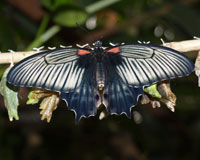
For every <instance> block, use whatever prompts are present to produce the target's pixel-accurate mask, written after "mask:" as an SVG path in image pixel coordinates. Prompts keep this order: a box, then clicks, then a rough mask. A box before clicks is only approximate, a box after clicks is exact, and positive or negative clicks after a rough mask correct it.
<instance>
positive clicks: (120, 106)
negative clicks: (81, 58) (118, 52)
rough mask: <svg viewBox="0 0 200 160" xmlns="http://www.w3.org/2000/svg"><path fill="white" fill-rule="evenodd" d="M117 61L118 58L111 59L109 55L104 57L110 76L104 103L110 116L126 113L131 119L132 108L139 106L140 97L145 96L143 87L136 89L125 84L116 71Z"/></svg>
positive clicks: (105, 90) (105, 89)
mask: <svg viewBox="0 0 200 160" xmlns="http://www.w3.org/2000/svg"><path fill="white" fill-rule="evenodd" d="M115 58H116V59H115ZM113 59H115V60H114V61H113ZM117 59H118V57H112V58H110V56H109V55H106V56H105V57H104V66H106V67H105V68H106V72H107V73H108V74H107V75H108V76H107V83H106V85H105V88H104V93H103V94H104V99H103V101H104V102H103V103H104V104H105V105H106V108H107V111H108V112H109V113H110V114H122V113H125V114H126V115H127V116H128V117H129V118H130V117H131V108H132V107H134V106H135V105H136V104H137V102H138V98H139V96H140V95H142V94H143V87H137V88H134V87H131V86H130V85H128V84H126V83H124V81H123V79H122V77H120V75H119V74H118V73H117V70H116V64H115V61H118V60H117ZM118 63H120V61H118Z"/></svg>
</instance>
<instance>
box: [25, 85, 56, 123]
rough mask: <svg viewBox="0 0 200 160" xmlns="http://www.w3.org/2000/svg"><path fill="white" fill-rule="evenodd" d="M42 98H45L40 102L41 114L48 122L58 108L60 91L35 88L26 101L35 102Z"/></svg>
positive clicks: (28, 102)
mask: <svg viewBox="0 0 200 160" xmlns="http://www.w3.org/2000/svg"><path fill="white" fill-rule="evenodd" d="M41 99H43V100H42V102H41V103H40V109H42V111H41V112H40V114H42V118H41V120H44V119H47V122H50V120H51V117H52V113H53V111H54V110H55V109H56V108H57V105H58V103H59V101H60V99H59V93H57V92H53V91H49V90H45V89H39V88H35V89H34V90H33V91H31V92H30V93H29V95H28V101H27V102H26V103H27V104H35V103H38V102H39V101H40V100H41Z"/></svg>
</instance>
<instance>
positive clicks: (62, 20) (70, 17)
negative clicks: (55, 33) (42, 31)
mask: <svg viewBox="0 0 200 160" xmlns="http://www.w3.org/2000/svg"><path fill="white" fill-rule="evenodd" d="M87 17H88V15H87V13H86V12H84V11H80V10H64V11H59V12H58V13H57V14H56V15H55V16H54V21H55V22H56V23H57V24H59V25H62V26H66V27H76V26H77V24H79V25H81V24H83V23H84V22H85V21H86V19H87Z"/></svg>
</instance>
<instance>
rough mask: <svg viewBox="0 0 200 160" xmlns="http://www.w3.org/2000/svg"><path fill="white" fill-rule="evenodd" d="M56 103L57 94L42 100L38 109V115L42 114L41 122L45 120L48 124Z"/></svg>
mask: <svg viewBox="0 0 200 160" xmlns="http://www.w3.org/2000/svg"><path fill="white" fill-rule="evenodd" d="M58 103H59V96H58V95H57V94H52V95H51V96H48V97H46V98H44V99H43V100H42V102H41V104H40V109H42V111H41V112H40V114H42V118H41V120H44V119H47V122H50V120H51V117H52V113H53V111H54V110H55V109H56V108H57V106H58Z"/></svg>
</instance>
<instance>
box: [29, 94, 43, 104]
mask: <svg viewBox="0 0 200 160" xmlns="http://www.w3.org/2000/svg"><path fill="white" fill-rule="evenodd" d="M34 95H35V93H34V91H31V92H29V94H28V100H27V102H26V104H36V103H38V102H39V100H40V97H36V96H34Z"/></svg>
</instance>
